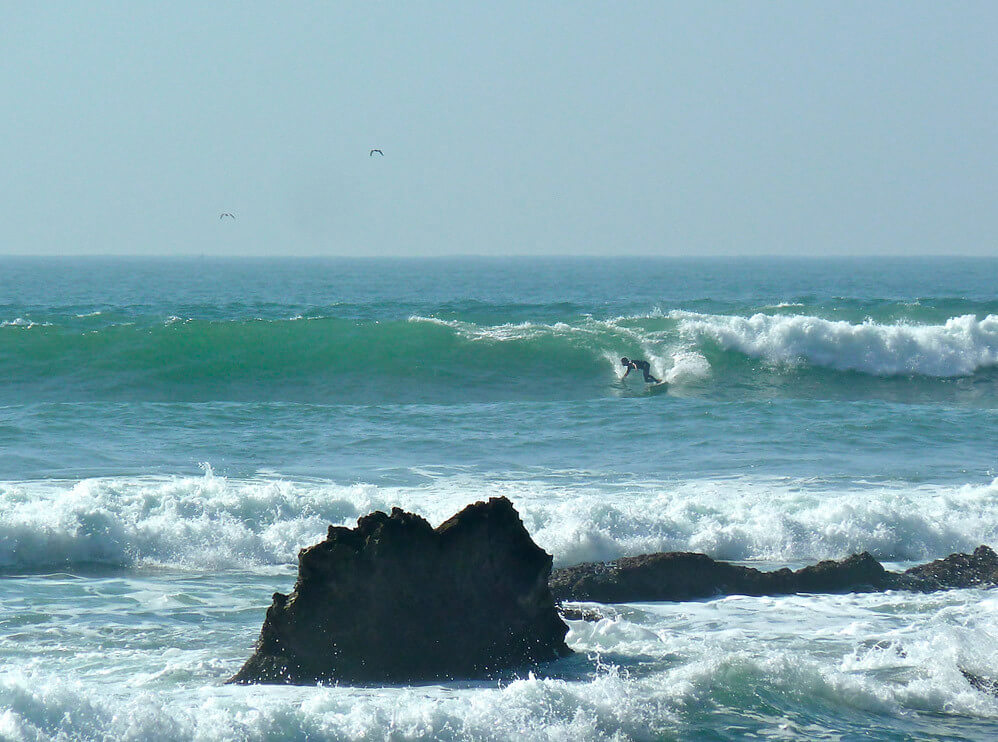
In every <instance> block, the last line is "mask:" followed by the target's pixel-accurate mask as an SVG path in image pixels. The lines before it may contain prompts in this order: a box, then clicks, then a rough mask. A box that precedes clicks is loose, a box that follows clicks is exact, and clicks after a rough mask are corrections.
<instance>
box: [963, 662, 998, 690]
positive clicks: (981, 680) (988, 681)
mask: <svg viewBox="0 0 998 742" xmlns="http://www.w3.org/2000/svg"><path fill="white" fill-rule="evenodd" d="M960 672H961V673H962V674H963V677H965V678H966V679H967V682H968V683H970V686H971V687H972V688H973V689H974V690H979V691H980V692H981V693H986V694H987V695H989V696H998V680H995V679H994V678H988V677H985V676H983V675H977V674H976V673H972V672H970V670H965V669H964V668H962V667H961V668H960Z"/></svg>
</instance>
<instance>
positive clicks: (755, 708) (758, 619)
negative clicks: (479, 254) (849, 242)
mask: <svg viewBox="0 0 998 742" xmlns="http://www.w3.org/2000/svg"><path fill="white" fill-rule="evenodd" d="M623 355H626V356H630V357H632V358H644V359H647V360H648V361H649V362H650V363H651V364H652V366H653V370H654V372H655V373H656V375H660V376H662V377H663V378H664V379H666V380H667V381H668V382H669V384H668V385H667V386H665V387H661V388H658V389H654V390H649V389H646V388H645V384H644V383H643V382H642V380H641V379H640V375H638V378H635V374H633V373H632V374H631V375H630V376H629V377H628V378H627V379H626V380H623V381H622V380H621V379H620V375H621V372H622V370H623V369H622V368H621V366H620V364H619V358H620V356H623ZM0 379H2V380H3V383H2V384H0V739H2V740H31V741H33V742H34V741H36V740H148V739H155V740H189V739H197V740H285V739H300V740H306V739H307V740H317V739H318V740H323V739H370V740H379V739H385V738H390V739H415V738H424V739H444V740H466V739H481V740H505V739H527V740H566V741H567V740H597V739H621V740H623V739H637V740H653V739H656V740H657V739H664V740H671V739H677V740H741V739H779V740H784V739H808V740H812V739H828V740H859V739H862V740H901V739H905V740H907V739H924V740H930V739H931V740H991V739H995V738H998V698H996V697H994V696H989V695H987V694H985V693H982V692H981V691H979V690H976V689H975V688H974V687H972V686H971V685H970V684H969V683H968V682H967V680H966V679H965V677H964V675H963V673H962V671H963V670H967V671H969V672H973V673H977V674H980V675H984V676H988V677H995V676H996V675H998V670H996V668H998V591H988V590H953V591H948V592H940V593H935V594H930V595H913V594H907V593H899V592H889V593H884V594H864V595H833V596H829V595H800V596H789V597H777V598H749V597H737V596H736V597H725V598H718V599H715V600H705V601H697V602H690V603H642V604H626V605H614V606H608V607H605V608H604V611H605V613H606V614H607V618H605V619H604V620H601V621H599V622H596V623H586V622H582V621H571V622H569V625H570V628H571V630H570V632H569V634H568V637H567V641H568V643H569V645H570V646H571V647H572V648H573V649H574V650H576V653H575V654H574V656H572V657H569V658H566V659H564V660H561V661H558V662H555V663H552V664H550V665H547V666H543V667H539V668H535V669H533V670H532V671H531V670H530V669H523V670H521V671H514V672H510V673H509V674H508V676H506V677H503V678H501V679H498V680H493V681H487V682H485V681H482V682H477V681H476V682H468V681H465V682H453V683H433V684H425V685H413V686H393V687H349V686H337V687H307V688H302V687H291V688H287V687H274V686H260V687H233V686H227V685H224V681H225V680H226V679H227V678H228V677H229V676H230V675H232V674H233V673H234V672H235V671H236V670H237V669H238V668H239V667H240V665H241V664H242V662H243V661H244V660H245V659H246V658H247V657H248V656H249V654H250V652H251V648H252V644H253V642H254V640H255V639H256V637H257V635H258V633H259V630H260V627H261V625H262V622H263V618H264V611H265V609H266V607H267V606H268V605H269V603H270V596H271V593H273V592H274V591H276V590H279V591H282V592H288V591H289V590H290V589H291V587H292V585H293V583H294V579H295V574H296V554H297V551H298V549H300V548H302V547H304V546H307V545H310V544H312V543H314V542H316V541H318V540H320V539H321V538H322V537H323V536H324V534H325V531H326V528H327V526H328V525H329V524H330V523H333V524H339V525H354V523H355V521H356V518H357V517H358V516H361V515H364V514H366V513H368V512H370V511H372V510H377V509H388V508H390V507H392V506H394V505H398V506H401V507H403V508H406V509H408V510H411V511H413V512H416V513H420V514H422V515H423V516H425V517H426V518H427V519H429V520H430V522H431V523H433V524H434V525H436V524H438V523H440V522H441V521H443V520H444V519H445V518H447V517H448V516H450V515H451V514H453V513H454V512H456V511H457V510H459V509H460V508H462V507H463V506H464V505H466V504H468V503H470V502H473V501H475V500H479V499H483V498H487V497H489V496H495V495H505V496H507V497H509V498H510V499H511V500H512V501H513V503H514V505H515V507H516V508H517V509H518V511H519V512H520V514H521V516H522V518H523V521H524V523H525V525H526V526H527V528H528V529H529V531H530V532H531V534H532V535H533V537H534V539H535V540H536V541H537V543H538V544H540V545H541V546H542V547H543V548H545V549H546V550H547V551H548V552H550V553H551V554H552V555H553V556H554V561H555V565H556V566H561V565H570V564H574V563H578V562H582V561H592V560H605V559H612V558H615V557H619V556H624V555H633V554H640V553H644V552H650V551H662V550H692V551H699V552H704V553H706V554H709V555H710V556H712V557H716V558H719V559H727V560H734V561H737V562H740V563H744V564H751V565H754V566H758V567H761V568H776V567H779V566H784V565H789V566H792V567H797V566H801V565H803V564H806V563H811V562H813V561H815V560H819V559H827V558H841V557H844V556H847V555H848V554H851V553H854V552H859V551H864V550H866V551H869V552H871V553H872V554H873V555H874V556H876V557H877V558H879V559H881V560H882V561H884V562H886V563H888V566H891V567H905V566H909V565H910V564H913V563H920V562H924V561H927V560H931V559H935V558H938V557H942V556H945V555H947V554H949V553H951V552H956V551H970V550H972V549H973V548H974V547H976V546H977V545H979V544H982V543H984V544H989V545H991V546H993V547H995V546H998V479H996V477H998V448H996V445H995V441H996V440H998V260H985V259H975V260H971V259H941V258H940V259H890V260H888V259H836V260H792V259H772V258H770V259H739V260H733V259H714V260H692V259H691V260H682V259H670V260H664V259H662V260H658V259H605V260H604V259H591V260H590V259H509V260H506V259H494V260H493V259H424V260H347V259H337V260H307V259H283V260H279V259H273V260H218V259H173V260H166V259H162V260H151V259H150V260H146V259H111V258H102V259H97V258H92V259H27V258H23V259H12V258H2V259H0Z"/></svg>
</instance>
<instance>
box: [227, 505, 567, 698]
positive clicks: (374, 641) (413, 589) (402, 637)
mask: <svg viewBox="0 0 998 742" xmlns="http://www.w3.org/2000/svg"><path fill="white" fill-rule="evenodd" d="M550 573H551V556H550V555H549V554H547V553H546V552H544V550H543V549H541V548H540V547H538V546H537V545H536V544H535V543H534V542H533V540H531V538H530V535H529V534H528V533H527V531H526V529H525V528H524V527H523V523H522V522H521V521H520V517H519V516H518V515H517V513H516V511H515V510H514V509H513V506H512V504H511V503H510V502H509V500H507V499H506V498H492V499H490V500H489V501H488V502H478V503H475V504H474V505H469V506H468V507H467V508H465V509H464V510H462V511H461V512H460V513H458V514H457V515H455V516H454V517H452V518H450V519H449V520H447V521H446V522H445V523H443V524H441V525H440V526H439V527H437V528H436V529H434V528H432V527H431V526H430V524H429V523H427V522H426V521H425V520H423V519H422V518H420V517H419V516H417V515H413V514H412V513H406V512H404V511H402V510H400V509H399V508H394V509H393V510H392V513H391V515H390V516H389V515H386V514H384V513H381V512H377V513H372V514H370V515H367V516H364V517H363V518H360V519H359V520H358V521H357V527H356V528H354V529H350V528H340V527H334V526H330V528H329V534H328V536H327V537H326V539H325V540H324V541H322V542H320V543H318V544H316V545H314V546H311V547H309V548H307V549H303V550H302V551H301V552H300V553H299V555H298V581H297V582H296V584H295V588H294V591H293V592H292V593H291V594H290V595H283V594H281V593H275V594H274V597H273V603H272V604H271V606H270V607H269V608H268V609H267V616H266V619H265V620H264V624H263V629H262V630H261V632H260V639H259V640H258V642H257V646H256V651H255V652H254V654H253V656H252V657H250V659H249V660H248V661H247V662H246V664H245V665H244V666H243V668H242V669H241V670H240V671H239V672H238V673H237V674H236V675H235V676H234V677H233V678H232V679H231V680H230V682H237V683H255V682H260V683H296V684H305V683H315V682H320V681H325V682H335V681H346V682H407V681H415V680H431V679H438V678H457V677H461V678H472V677H482V676H486V675H488V674H490V673H493V672H496V671H500V670H503V669H506V668H511V667H518V666H522V665H527V664H533V663H537V662H544V661H548V660H553V659H555V658H557V657H561V656H564V655H567V654H569V653H570V652H571V650H569V648H568V646H567V645H566V644H565V634H566V633H567V631H568V627H567V626H565V624H564V623H563V622H562V620H561V619H560V618H559V616H558V613H557V610H556V609H555V605H554V601H553V599H552V597H551V591H550V589H549V588H548V577H549V575H550Z"/></svg>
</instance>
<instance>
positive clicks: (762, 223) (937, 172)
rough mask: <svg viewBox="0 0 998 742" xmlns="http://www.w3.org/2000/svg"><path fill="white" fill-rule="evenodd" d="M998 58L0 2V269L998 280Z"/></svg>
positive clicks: (439, 7)
mask: <svg viewBox="0 0 998 742" xmlns="http://www.w3.org/2000/svg"><path fill="white" fill-rule="evenodd" d="M996 36H998V3H994V2H946V3H940V2H934V1H933V2H921V1H918V0H907V1H905V2H887V1H884V2H875V3H870V2H865V1H864V2H847V1H842V2H820V1H815V2H804V3H802V2H797V1H796V0H794V1H776V2H762V0H759V1H758V2H738V1H732V2H695V3H693V2H666V1H664V0H660V1H659V2H647V3H638V2H601V3H589V2H564V3H554V2H540V1H538V0H532V1H530V2H519V1H516V0H507V1H505V2H501V3H473V2H472V3H469V2H452V3H440V2H419V3H387V2H364V3H360V2H358V3H341V2H321V3H320V2H316V3H311V2H282V3H277V2H268V3H262V2H253V1H252V0H248V1H244V2H238V3H224V2H212V3H192V2H181V3H135V2H112V1H106V2H99V3H82V2H57V1H54V0H53V1H50V2H45V3H26V2H19V1H18V2H12V1H10V0H0V49H2V56H0V96H2V100H3V102H4V106H3V113H2V115H0V173H2V176H0V254H3V255H83V254H104V255H107V254H114V255H119V254H120V255H209V256H216V255H218V256H222V255H271V256H283V255H316V256H340V255H349V256H389V255H390V256H421V255H523V254H544V255H620V254H626V255H641V256H643V255H648V256H709V255H770V254H779V255H822V256H827V255H878V254H879V255H907V254H931V255H986V256H996V255H998V208H995V206H996V203H998V96H996V92H998V44H996V43H995V38H996ZM372 148H379V149H381V150H382V151H383V152H384V157H378V156H377V155H375V156H373V157H371V156H369V150H370V149H372ZM222 212H230V213H232V214H234V215H235V216H236V218H235V220H232V219H219V214H220V213H222Z"/></svg>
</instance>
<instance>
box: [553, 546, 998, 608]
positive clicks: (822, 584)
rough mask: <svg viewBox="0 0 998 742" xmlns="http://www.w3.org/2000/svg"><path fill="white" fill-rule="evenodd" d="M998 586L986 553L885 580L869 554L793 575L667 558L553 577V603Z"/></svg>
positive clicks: (996, 560)
mask: <svg viewBox="0 0 998 742" xmlns="http://www.w3.org/2000/svg"><path fill="white" fill-rule="evenodd" d="M995 584H998V555H996V554H995V552H994V551H992V550H991V549H990V548H988V547H987V546H980V547H978V548H977V550H976V551H974V553H973V554H952V555H950V556H948V557H946V558H945V559H939V560H937V561H935V562H931V563H929V564H923V565H921V566H918V567H913V568H911V569H909V570H907V571H906V572H903V573H897V572H888V571H887V570H885V569H884V567H883V565H881V564H880V563H879V562H878V561H877V560H876V559H874V558H873V557H872V556H871V555H870V554H868V553H866V552H863V553H862V554H853V555H852V556H849V557H846V558H845V559H842V560H837V561H836V560H828V561H823V562H818V563H817V564H815V565H812V566H809V567H804V568H803V569H798V570H796V571H791V570H789V569H786V568H784V569H779V570H776V571H774V572H761V571H759V570H757V569H753V568H752V567H741V566H738V565H735V564H728V563H727V562H718V561H715V560H714V559H711V558H710V557H708V556H706V555H705V554H693V553H689V552H666V553H659V554H644V555H641V556H636V557H625V558H623V559H617V560H616V561H613V562H605V563H590V564H580V565H577V566H574V567H564V568H562V569H557V570H555V571H554V572H553V573H552V575H551V591H552V593H553V595H554V597H555V600H558V601H596V602H599V603H628V602H640V601H682V600H696V599H701V598H709V597H712V596H717V595H787V594H793V593H845V592H871V591H877V590H912V591H919V592H928V591H931V590H943V589H950V588H960V587H985V586H991V585H995Z"/></svg>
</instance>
